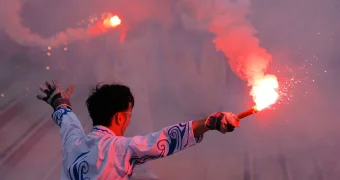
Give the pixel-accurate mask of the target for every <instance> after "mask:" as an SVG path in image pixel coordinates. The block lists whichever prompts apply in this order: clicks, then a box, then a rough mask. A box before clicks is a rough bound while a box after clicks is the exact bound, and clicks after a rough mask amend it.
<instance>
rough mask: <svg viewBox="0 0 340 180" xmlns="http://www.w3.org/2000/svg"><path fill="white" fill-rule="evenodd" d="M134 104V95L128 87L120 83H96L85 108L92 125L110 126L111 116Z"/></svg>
mask: <svg viewBox="0 0 340 180" xmlns="http://www.w3.org/2000/svg"><path fill="white" fill-rule="evenodd" d="M129 103H131V104H132V107H133V106H134V103H135V102H134V97H133V95H132V93H131V91H130V88H129V87H127V86H124V85H120V84H97V86H96V88H94V89H92V90H91V92H90V96H89V97H88V98H87V100H86V106H87V110H88V111H89V114H90V117H91V118H92V121H93V126H96V125H102V126H106V127H108V126H110V125H111V120H112V117H113V116H114V115H115V114H116V113H117V112H120V111H125V110H127V109H128V108H129Z"/></svg>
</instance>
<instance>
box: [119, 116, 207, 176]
mask: <svg viewBox="0 0 340 180" xmlns="http://www.w3.org/2000/svg"><path fill="white" fill-rule="evenodd" d="M202 140H203V135H202V136H201V137H199V138H197V139H196V138H195V137H194V133H193V129H192V121H189V122H186V123H180V124H176V125H173V126H168V127H166V128H164V129H162V130H160V131H158V132H154V133H151V134H148V135H146V136H134V137H132V138H124V137H121V138H118V139H117V140H116V142H115V146H116V148H119V149H120V148H124V149H126V151H127V158H129V165H130V166H129V169H128V170H127V172H128V174H129V175H131V174H132V171H133V168H134V166H135V165H138V164H143V163H145V162H146V161H148V160H152V159H158V158H162V157H165V156H170V155H172V154H174V153H176V152H179V151H181V150H184V149H186V148H188V147H191V146H193V145H195V144H197V143H199V142H201V141H202Z"/></svg>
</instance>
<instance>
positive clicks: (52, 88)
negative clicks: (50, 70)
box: [45, 81, 55, 92]
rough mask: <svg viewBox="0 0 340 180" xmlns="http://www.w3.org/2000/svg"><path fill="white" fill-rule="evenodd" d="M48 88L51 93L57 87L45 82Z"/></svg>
mask: <svg viewBox="0 0 340 180" xmlns="http://www.w3.org/2000/svg"><path fill="white" fill-rule="evenodd" d="M45 85H46V87H47V88H48V90H50V91H51V92H52V91H53V90H54V89H55V87H53V86H52V85H51V84H50V83H49V82H47V81H46V82H45Z"/></svg>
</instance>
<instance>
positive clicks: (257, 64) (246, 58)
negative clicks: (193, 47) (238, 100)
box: [183, 0, 278, 102]
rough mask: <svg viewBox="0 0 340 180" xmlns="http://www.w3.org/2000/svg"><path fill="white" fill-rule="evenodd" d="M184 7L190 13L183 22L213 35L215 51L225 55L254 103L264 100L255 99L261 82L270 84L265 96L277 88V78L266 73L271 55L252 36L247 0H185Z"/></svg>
mask: <svg viewBox="0 0 340 180" xmlns="http://www.w3.org/2000/svg"><path fill="white" fill-rule="evenodd" d="M187 5H189V6H190V10H191V11H189V12H187V13H186V14H185V15H184V16H183V18H184V22H190V20H189V19H190V17H191V18H194V20H197V21H198V23H199V24H200V25H198V26H197V25H196V27H198V28H201V29H203V30H209V31H211V32H212V33H214V34H215V38H214V40H213V42H214V43H215V46H216V49H217V50H218V51H222V52H223V53H224V54H225V56H226V57H227V58H228V60H229V64H230V66H231V69H232V70H233V71H234V72H235V73H236V74H237V75H238V76H239V77H240V78H242V79H244V80H246V81H247V82H248V85H249V86H252V90H251V95H252V96H253V98H254V101H255V102H258V101H259V99H261V98H264V97H262V96H261V97H257V96H258V89H259V88H261V87H262V85H263V84H264V82H271V83H273V84H270V85H271V87H267V88H269V91H268V92H269V93H273V91H270V89H273V88H274V89H276V88H278V82H277V78H276V77H275V76H274V75H268V74H266V70H267V68H268V65H269V63H270V62H271V61H272V56H271V55H270V54H269V53H268V52H267V51H266V49H264V48H262V47H261V46H260V41H259V39H258V38H256V37H255V35H256V33H257V31H256V29H255V28H254V26H253V25H252V24H251V23H250V21H249V15H250V13H251V11H250V5H251V3H250V0H237V1H223V0H213V1H187ZM188 20H189V21H188ZM193 24H194V23H193V22H192V21H191V23H189V24H187V27H188V28H192V27H195V26H193ZM261 89H262V90H265V89H263V88H261ZM274 93H275V92H274Z"/></svg>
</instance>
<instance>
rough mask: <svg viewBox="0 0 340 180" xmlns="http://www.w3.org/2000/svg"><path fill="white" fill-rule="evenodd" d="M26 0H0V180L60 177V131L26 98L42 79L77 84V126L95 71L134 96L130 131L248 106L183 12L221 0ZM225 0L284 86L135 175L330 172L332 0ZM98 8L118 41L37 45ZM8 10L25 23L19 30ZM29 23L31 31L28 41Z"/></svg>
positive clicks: (323, 176)
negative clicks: (111, 18) (111, 19)
mask: <svg viewBox="0 0 340 180" xmlns="http://www.w3.org/2000/svg"><path fill="white" fill-rule="evenodd" d="M25 2H26V3H25V4H24V5H23V6H22V11H21V12H20V9H19V10H18V8H17V7H18V6H16V5H18V4H16V3H19V5H20V3H21V2H20V1H17V0H16V1H14V0H0V6H1V7H0V62H1V64H0V164H1V166H0V176H1V177H2V179H29V180H31V179H32V180H35V179H41V180H44V179H60V174H61V162H62V157H61V143H60V137H59V132H58V130H59V129H58V126H56V125H55V124H54V122H53V121H52V120H51V118H50V117H51V116H50V115H51V113H52V110H51V108H50V107H48V105H46V104H44V103H42V102H39V101H38V100H36V98H35V95H36V94H37V93H39V91H38V87H39V85H40V84H41V83H43V82H44V81H45V80H50V79H59V80H60V81H61V82H62V83H63V85H64V86H66V85H68V84H70V83H75V85H76V90H75V94H74V96H73V98H72V104H73V106H74V109H75V113H76V114H77V115H78V117H79V119H80V120H81V122H82V125H83V126H84V129H85V130H86V131H87V132H88V131H89V130H90V129H91V120H90V119H89V117H88V114H87V111H86V108H85V99H86V97H87V95H88V92H89V89H90V88H91V87H93V86H94V85H95V84H96V83H97V82H100V81H104V82H112V81H115V82H121V83H124V84H127V85H129V86H130V87H131V88H132V91H133V93H134V95H135V96H136V106H135V109H134V114H133V118H132V122H131V126H130V127H129V128H128V132H127V135H128V136H133V135H141V134H146V133H148V132H152V131H156V130H159V129H160V128H162V127H164V126H167V125H171V124H174V123H178V122H182V121H188V120H192V119H197V118H200V117H202V116H206V115H209V114H210V113H213V112H216V111H232V112H235V113H237V112H241V111H243V110H245V109H247V108H249V107H251V106H252V105H253V104H252V100H251V97H249V95H248V94H249V87H248V86H247V82H246V81H243V80H242V79H241V78H239V77H238V76H237V75H236V74H235V73H234V72H233V71H232V70H231V68H230V66H229V64H228V60H227V59H226V57H225V55H224V54H223V53H222V52H221V51H219V52H216V48H215V44H214V43H213V39H214V37H216V34H213V33H212V32H211V31H209V30H208V28H207V27H206V26H203V27H200V26H199V25H198V23H195V22H196V21H195V20H192V19H190V18H189V20H188V18H186V17H184V15H183V14H187V13H189V14H190V13H192V14H195V13H194V12H195V11H197V12H198V11H199V10H197V9H200V8H201V10H202V7H205V6H208V5H209V3H210V2H214V3H215V4H214V5H211V4H210V5H211V6H219V3H221V2H222V1H208V0H205V1H192V2H195V3H192V2H191V1H177V0H175V1H173V0H163V1H156V0H145V1H131V0H125V1H120V0H116V1H115V0H111V1H108V0H100V1H92V2H87V1H78V0H76V1H66V0H59V1H52V0H26V1H25ZM230 2H231V3H239V5H240V6H239V7H241V8H240V9H237V8H236V9H232V8H231V9H229V10H230V12H232V13H235V17H236V15H238V13H239V12H241V10H251V11H252V14H251V15H250V16H249V19H250V22H251V23H250V24H249V25H250V26H251V25H252V26H254V27H255V29H256V30H257V32H258V33H257V34H256V37H257V38H258V39H259V40H260V42H261V43H260V45H261V46H262V47H263V48H265V49H267V51H268V52H269V53H270V54H271V55H272V63H271V64H270V65H269V69H268V72H270V73H273V74H275V75H276V76H277V77H278V80H279V82H280V83H282V86H281V87H282V89H284V87H285V88H287V90H286V91H285V92H287V93H288V94H289V96H284V97H283V99H282V100H281V101H280V102H279V103H278V104H275V105H274V107H273V109H271V110H264V111H263V112H261V113H259V114H257V115H254V116H253V117H250V118H247V119H245V120H244V121H242V122H241V128H239V129H237V130H235V132H233V133H230V134H226V135H221V134H220V133H218V132H211V133H208V134H206V136H205V139H204V141H203V142H202V143H201V144H199V145H197V146H195V147H193V148H191V149H188V150H186V151H183V152H181V153H178V154H175V155H173V156H171V157H167V158H164V159H161V160H158V161H153V162H150V163H147V164H146V165H145V166H142V167H141V170H139V171H138V172H137V173H140V174H143V173H142V171H152V172H153V173H154V174H156V175H157V176H158V177H159V179H165V180H167V179H183V180H184V179H197V180H198V179H202V180H203V179H209V180H220V179H221V180H224V179H235V180H250V179H254V180H273V179H275V180H281V179H282V180H337V179H339V177H340V161H339V160H338V159H339V152H340V145H339V143H338V140H337V139H339V137H340V133H339V132H338V128H339V126H340V122H339V119H338V117H337V116H336V114H337V113H338V112H339V110H340V108H339V105H338V102H339V100H340V95H339V94H338V93H339V87H340V82H339V80H338V77H339V76H340V71H339V70H340V61H339V59H338V57H340V51H339V50H338V47H340V43H339V42H340V1H337V0H285V1H283V0H253V1H251V6H249V1H247V0H243V1H238V0H231V1H230ZM86 3H88V4H86ZM1 4H2V5H1ZM243 4H244V6H243ZM227 7H229V6H227ZM203 9H204V8H203ZM226 9H227V10H226V12H227V14H228V12H229V11H228V8H226ZM212 10H213V8H212V9H208V10H207V12H213V11H212ZM104 11H110V12H113V13H115V12H116V11H117V13H120V15H122V17H123V18H122V20H123V21H126V22H127V23H128V25H129V29H128V30H127V36H126V38H125V41H124V42H123V43H120V42H119V39H120V31H119V30H113V31H110V32H108V33H106V34H102V35H101V36H97V37H94V38H91V39H88V40H79V41H75V42H72V43H69V44H68V45H67V48H68V49H67V51H64V50H63V48H64V47H63V46H61V47H60V48H52V50H51V51H49V52H50V53H51V55H50V56H48V55H47V52H48V51H47V46H46V47H42V46H40V44H38V43H37V44H38V45H37V44H34V43H32V42H36V39H39V38H41V39H44V38H47V37H50V36H52V35H54V34H55V33H57V32H60V31H63V30H64V29H66V28H68V27H77V26H76V24H77V22H79V21H81V20H83V19H87V17H88V16H90V15H93V14H100V13H102V12H104ZM15 12H19V14H20V16H21V18H22V24H23V25H25V26H26V27H28V28H30V29H31V32H29V31H26V30H25V31H24V32H25V33H27V32H28V33H27V34H25V33H21V30H22V29H20V27H19V26H16V25H17V24H16V22H19V21H17V20H16V19H15V18H16V17H15ZM200 12H201V11H200ZM232 13H231V15H230V16H231V17H234V16H233V15H234V14H232ZM192 14H191V15H192ZM197 14H200V13H197ZM197 14H196V15H197ZM208 14H209V13H208ZM12 15H13V16H12ZM212 17H214V16H211V17H210V18H212ZM192 18H193V17H192ZM196 18H198V19H199V15H197V17H196ZM193 19H195V18H193ZM203 19H204V18H203ZM208 19H209V18H208ZM217 19H218V18H217ZM201 20H202V19H201ZM215 20H216V19H215ZM207 21H209V20H207ZM225 21H226V22H224V19H220V20H218V21H217V22H219V23H220V24H222V25H223V23H227V20H225ZM228 22H230V21H228ZM219 23H218V24H219ZM250 26H249V27H250ZM229 27H230V28H232V27H233V23H231V26H229ZM247 27H248V26H247ZM250 28H251V27H250ZM227 29H229V28H227ZM222 32H224V31H222ZM29 33H35V34H38V35H39V36H41V37H39V38H38V37H36V38H34V39H30V38H29ZM18 34H19V35H18ZM20 34H21V35H20ZM23 34H24V35H23ZM25 38H26V39H25ZM243 40H244V41H246V40H247V39H243ZM41 41H43V40H41ZM239 42H241V41H239ZM235 43H236V44H237V42H235ZM229 44H230V45H231V46H232V45H233V41H229ZM47 66H48V67H49V68H47V69H46V67H47ZM291 96H292V97H291ZM274 108H275V109H274ZM137 173H136V174H137ZM146 179H147V178H146Z"/></svg>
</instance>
